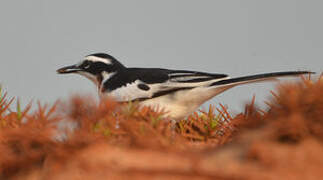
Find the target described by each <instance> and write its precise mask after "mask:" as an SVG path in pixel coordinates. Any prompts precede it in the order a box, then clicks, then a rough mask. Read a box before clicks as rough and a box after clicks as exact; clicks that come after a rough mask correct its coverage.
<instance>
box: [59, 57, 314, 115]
mask: <svg viewBox="0 0 323 180" xmlns="http://www.w3.org/2000/svg"><path fill="white" fill-rule="evenodd" d="M57 73H58V74H71V73H74V74H79V75H82V76H84V77H86V78H88V79H89V80H91V81H92V82H93V83H94V84H95V85H96V86H97V89H98V92H99V97H100V99H101V98H111V99H114V100H115V101H117V102H138V104H139V106H140V107H144V106H148V107H151V108H152V109H154V110H157V109H158V110H162V111H163V112H165V115H166V116H167V117H170V118H171V119H172V120H175V121H179V120H181V119H184V118H186V117H187V116H188V115H190V114H191V113H193V112H194V111H196V110H197V109H198V108H199V107H200V106H201V105H202V104H203V103H205V102H206V101H208V100H210V99H212V98H213V97H215V96H216V95H218V94H220V93H222V92H224V91H226V90H228V89H230V88H233V87H235V86H237V85H242V84H247V83H254V82H260V81H267V80H274V79H276V78H279V77H286V76H299V75H304V74H312V73H314V72H310V71H283V72H271V73H263V74H256V75H248V76H242V77H236V78H230V77H229V76H228V75H227V74H221V73H207V72H200V71H191V70H172V69H163V68H131V67H126V66H124V65H123V64H122V63H120V62H119V61H118V60H117V59H116V58H115V57H113V56H111V55H109V54H106V53H95V54H90V55H87V56H85V57H84V58H83V59H82V60H81V61H80V62H79V63H77V64H74V65H71V66H65V67H62V68H59V69H58V70H57Z"/></svg>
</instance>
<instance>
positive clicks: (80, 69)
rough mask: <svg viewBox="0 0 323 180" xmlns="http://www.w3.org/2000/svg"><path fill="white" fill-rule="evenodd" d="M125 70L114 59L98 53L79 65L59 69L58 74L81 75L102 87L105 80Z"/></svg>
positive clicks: (89, 56)
mask: <svg viewBox="0 0 323 180" xmlns="http://www.w3.org/2000/svg"><path fill="white" fill-rule="evenodd" d="M124 68H125V67H124V66H123V65H122V64H121V63H120V62H119V61H118V60H116V59H115V58H114V57H112V56H110V55H108V54H104V53H96V54H90V55H88V56H86V57H85V58H84V59H83V60H81V62H79V63H77V64H74V65H71V66H66V67H63V68H60V69H58V70H57V73H59V74H70V73H75V74H80V75H82V76H84V77H86V78H88V79H90V80H91V81H93V82H94V83H95V84H96V85H100V84H101V82H102V81H103V80H106V79H109V78H111V77H112V76H113V75H114V74H116V73H117V72H118V71H120V70H122V69H124Z"/></svg>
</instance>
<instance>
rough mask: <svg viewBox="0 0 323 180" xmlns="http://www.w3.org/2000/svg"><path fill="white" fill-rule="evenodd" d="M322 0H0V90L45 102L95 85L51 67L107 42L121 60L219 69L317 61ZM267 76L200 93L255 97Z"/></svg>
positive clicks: (234, 99)
mask: <svg viewBox="0 0 323 180" xmlns="http://www.w3.org/2000/svg"><path fill="white" fill-rule="evenodd" d="M322 7H323V1H314V0H306V1H305V0H303V1H296V0H270V1H263V0H241V1H239V0H235V1H233V0H230V1H229V0H222V1H220V0H219V1H216V0H200V1H198V0H195V1H193V0H162V1H151V0H136V1H131V0H128V1H121V0H115V1H76V0H74V1H72V0H70V1H63V0H60V1H59V0H56V1H49V0H33V1H17V0H10V1H9V0H7V1H1V2H0V22H1V26H0V27H1V28H0V49H1V56H0V57H1V60H0V62H1V63H0V84H2V86H3V87H4V88H5V89H6V90H7V91H8V92H9V95H10V96H19V97H21V99H22V101H23V103H24V104H25V103H27V102H29V101H30V100H31V99H34V100H41V102H49V103H51V102H53V101H54V100H56V99H58V98H67V97H68V95H70V94H72V93H75V92H77V93H82V94H84V93H85V94H92V95H93V96H96V95H97V92H96V90H95V88H94V86H93V84H91V82H90V81H88V80H87V79H85V78H83V77H80V76H77V75H69V76H60V75H57V74H56V72H55V70H56V69H57V68H59V67H61V66H64V65H70V64H73V63H76V62H78V61H79V60H81V59H82V58H83V56H85V55H87V54H91V53H94V52H107V53H109V54H111V55H113V56H115V57H116V58H117V59H119V60H120V61H121V62H122V63H123V64H125V65H126V66H138V67H163V68H173V69H188V70H199V71H206V72H214V73H228V74H229V75H231V76H232V77H235V76H241V75H247V74H255V73H263V72H271V71H284V70H311V71H316V72H319V73H320V72H321V71H322V67H323V66H322V65H323V60H322V59H323V35H322V32H323V21H322V17H323V11H322ZM273 86H274V83H261V84H255V85H244V86H241V87H236V88H234V89H231V90H229V91H227V92H225V93H223V94H221V95H219V96H218V97H217V98H214V99H213V100H212V101H210V102H209V103H219V102H221V103H224V104H227V105H229V107H230V109H233V110H239V109H240V108H241V107H242V105H243V103H244V102H246V101H247V100H250V99H251V98H252V96H253V94H255V95H256V99H257V101H258V102H259V103H260V104H263V103H262V101H263V100H264V99H266V98H268V96H269V90H271V89H273Z"/></svg>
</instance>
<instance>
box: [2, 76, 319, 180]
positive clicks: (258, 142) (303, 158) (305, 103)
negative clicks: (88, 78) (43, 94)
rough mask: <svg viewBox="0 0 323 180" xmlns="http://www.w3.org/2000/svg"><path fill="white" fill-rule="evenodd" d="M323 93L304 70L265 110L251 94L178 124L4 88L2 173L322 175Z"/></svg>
mask: <svg viewBox="0 0 323 180" xmlns="http://www.w3.org/2000/svg"><path fill="white" fill-rule="evenodd" d="M322 93H323V81H322V78H321V80H317V81H313V80H308V79H307V80H306V79H305V78H303V80H302V82H299V83H291V84H281V85H280V86H278V88H277V91H276V92H272V99H270V100H268V102H267V104H268V105H269V107H270V108H269V110H268V111H263V110H260V109H257V108H256V107H255V106H254V103H253V102H254V101H253V100H252V102H251V103H250V104H248V105H246V106H245V111H244V112H243V113H240V114H238V115H237V116H235V117H232V116H231V115H230V114H229V113H228V111H227V108H225V107H224V106H221V108H220V109H216V108H213V107H210V110H209V112H203V113H201V114H197V113H196V114H193V115H192V116H190V117H189V118H188V119H187V120H182V121H180V122H179V123H177V124H176V125H174V124H173V123H172V122H169V121H167V119H164V118H163V117H162V114H161V113H156V112H153V111H151V110H149V109H148V108H144V109H141V110H138V109H137V108H136V105H135V104H126V105H120V104H118V103H115V102H112V101H105V102H102V103H101V104H99V105H97V104H96V103H95V102H93V101H92V100H91V99H88V98H84V97H82V98H81V97H73V98H72V99H71V100H69V101H68V102H65V103H56V104H55V105H53V106H51V107H48V106H46V105H40V104H38V108H37V110H36V111H35V112H30V111H29V110H30V105H29V106H27V108H25V109H24V110H21V108H20V105H19V102H18V103H17V110H15V111H14V112H13V111H10V110H9V108H8V107H9V105H10V104H11V103H12V102H13V100H10V99H8V98H7V97H6V95H5V94H3V93H2V95H1V96H0V152H1V154H0V179H153V178H156V179H187V178H189V179H319V177H322V176H323V171H322V169H323V96H322ZM62 120H63V121H64V122H65V124H68V122H73V123H74V129H73V128H62V127H61V126H60V125H59V122H60V121H62ZM57 126H59V128H58V127H57ZM58 135H59V136H58Z"/></svg>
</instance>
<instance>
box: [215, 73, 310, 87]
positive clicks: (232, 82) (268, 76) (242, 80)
mask: <svg viewBox="0 0 323 180" xmlns="http://www.w3.org/2000/svg"><path fill="white" fill-rule="evenodd" d="M304 74H314V72H310V71H285V72H273V73H265V74H256V75H251V76H243V77H237V78H230V79H224V80H220V81H217V82H214V83H212V84H211V85H210V86H227V87H233V86H236V85H240V84H247V83H253V82H260V81H267V80H275V79H276V78H279V77H286V76H299V75H304Z"/></svg>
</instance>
